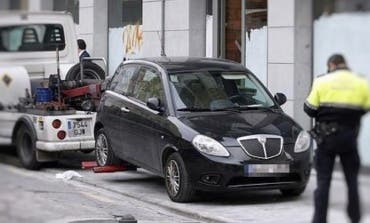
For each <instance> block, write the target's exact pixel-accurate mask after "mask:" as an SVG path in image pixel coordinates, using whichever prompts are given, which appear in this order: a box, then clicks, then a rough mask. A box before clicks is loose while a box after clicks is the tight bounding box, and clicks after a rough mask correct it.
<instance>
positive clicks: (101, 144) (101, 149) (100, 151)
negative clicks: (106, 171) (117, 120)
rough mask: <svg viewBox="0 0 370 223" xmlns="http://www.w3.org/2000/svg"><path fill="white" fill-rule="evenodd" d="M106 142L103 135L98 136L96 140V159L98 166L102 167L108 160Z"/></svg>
mask: <svg viewBox="0 0 370 223" xmlns="http://www.w3.org/2000/svg"><path fill="white" fill-rule="evenodd" d="M108 152H109V151H108V140H107V137H106V136H105V135H104V134H100V135H99V136H98V138H97V140H96V158H97V162H98V164H99V165H100V166H104V165H105V164H106V163H107V159H108Z"/></svg>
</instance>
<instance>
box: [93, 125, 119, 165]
mask: <svg viewBox="0 0 370 223" xmlns="http://www.w3.org/2000/svg"><path fill="white" fill-rule="evenodd" d="M95 139H96V141H95V158H96V163H97V164H98V166H108V165H116V164H120V163H121V161H120V159H119V158H118V157H116V155H115V154H114V152H113V150H112V146H111V144H110V141H109V139H108V136H107V134H106V133H105V132H104V129H100V130H98V132H97V133H96V138H95Z"/></svg>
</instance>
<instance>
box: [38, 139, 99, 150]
mask: <svg viewBox="0 0 370 223" xmlns="http://www.w3.org/2000/svg"><path fill="white" fill-rule="evenodd" d="M36 148H37V149H39V150H42V151H46V152H61V151H71V150H91V149H94V148H95V140H84V141H67V142H44V141H37V142H36Z"/></svg>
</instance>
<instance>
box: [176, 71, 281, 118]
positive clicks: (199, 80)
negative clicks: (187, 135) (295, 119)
mask: <svg viewBox="0 0 370 223" xmlns="http://www.w3.org/2000/svg"><path fill="white" fill-rule="evenodd" d="M169 78H170V85H171V89H172V92H173V99H174V103H175V106H176V109H177V110H178V111H192V110H193V111H208V110H211V111H215V110H223V109H234V108H235V109H237V108H245V109H251V108H254V109H257V108H271V107H273V106H275V104H274V101H273V100H272V99H271V97H270V96H269V94H268V93H267V92H266V91H265V89H264V88H263V87H262V86H261V84H260V83H259V82H258V81H257V80H256V78H255V77H254V76H253V75H251V74H249V73H247V72H225V71H199V72H198V71H196V72H181V73H171V74H170V75H169Z"/></svg>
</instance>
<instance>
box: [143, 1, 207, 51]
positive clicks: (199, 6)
mask: <svg viewBox="0 0 370 223" xmlns="http://www.w3.org/2000/svg"><path fill="white" fill-rule="evenodd" d="M161 2H162V1H161V0H143V40H144V42H143V56H145V57H153V56H154V57H155V56H160V54H161V38H162V37H161V28H162V27H161V16H162V11H161V9H162V8H161V4H162V3H161ZM205 5H206V4H205V1H204V0H197V1H194V0H166V2H165V52H166V55H167V56H205V48H206V47H205V38H206V34H205V33H206V17H205Z"/></svg>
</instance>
